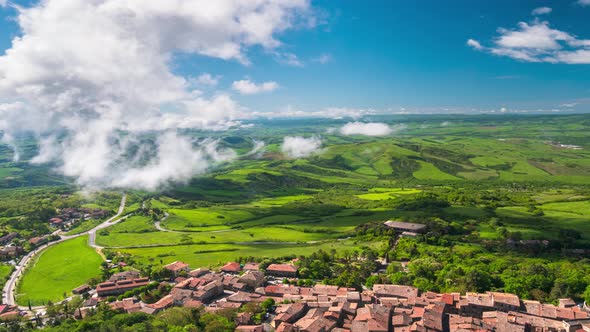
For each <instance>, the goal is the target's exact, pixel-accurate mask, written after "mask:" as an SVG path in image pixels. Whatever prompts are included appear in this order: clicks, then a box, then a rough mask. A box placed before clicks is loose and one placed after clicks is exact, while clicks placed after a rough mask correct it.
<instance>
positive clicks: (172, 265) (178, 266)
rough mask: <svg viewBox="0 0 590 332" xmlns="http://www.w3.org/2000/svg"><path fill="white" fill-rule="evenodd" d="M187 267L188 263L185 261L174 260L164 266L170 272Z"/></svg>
mask: <svg viewBox="0 0 590 332" xmlns="http://www.w3.org/2000/svg"><path fill="white" fill-rule="evenodd" d="M187 267H188V264H187V263H185V262H179V261H176V262H174V263H170V264H168V265H165V266H164V268H165V269H166V270H170V271H172V272H178V271H181V270H183V269H186V268H187Z"/></svg>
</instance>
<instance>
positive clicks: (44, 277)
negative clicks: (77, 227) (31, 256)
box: [17, 236, 102, 305]
mask: <svg viewBox="0 0 590 332" xmlns="http://www.w3.org/2000/svg"><path fill="white" fill-rule="evenodd" d="M87 241H88V237H87V236H81V237H78V238H75V239H72V240H68V241H65V242H63V243H60V244H57V245H54V246H52V247H50V248H49V249H47V250H45V251H43V252H42V253H41V255H40V256H38V257H37V258H36V259H35V261H33V262H31V263H29V264H30V265H29V268H28V270H27V271H26V272H25V275H24V276H23V278H22V279H21V282H19V284H18V290H17V302H18V303H19V304H20V305H28V303H29V300H30V301H31V303H32V304H33V305H41V304H44V303H47V301H48V300H49V301H59V300H62V299H63V298H64V293H65V294H71V291H72V289H74V288H75V287H77V286H80V285H81V284H84V283H85V282H86V281H87V280H88V279H90V278H92V277H96V276H98V274H99V267H100V264H101V263H102V258H101V257H100V256H99V255H98V254H97V253H96V251H95V250H94V249H92V248H90V247H88V245H87Z"/></svg>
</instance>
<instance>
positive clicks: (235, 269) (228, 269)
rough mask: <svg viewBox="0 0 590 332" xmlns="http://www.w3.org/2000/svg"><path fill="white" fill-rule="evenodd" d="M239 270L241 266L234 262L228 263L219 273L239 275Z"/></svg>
mask: <svg viewBox="0 0 590 332" xmlns="http://www.w3.org/2000/svg"><path fill="white" fill-rule="evenodd" d="M241 270H242V266H241V265H240V263H236V262H229V263H227V264H225V265H224V266H223V267H222V268H221V272H225V273H240V271H241Z"/></svg>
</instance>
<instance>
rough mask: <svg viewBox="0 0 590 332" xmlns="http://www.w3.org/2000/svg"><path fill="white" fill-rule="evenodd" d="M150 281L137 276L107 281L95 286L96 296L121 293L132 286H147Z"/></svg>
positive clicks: (132, 287)
mask: <svg viewBox="0 0 590 332" xmlns="http://www.w3.org/2000/svg"><path fill="white" fill-rule="evenodd" d="M149 283H150V281H149V279H148V278H137V279H133V280H119V281H115V282H112V281H107V282H103V283H100V284H98V285H97V286H96V293H97V294H98V296H109V295H119V294H123V293H125V292H126V291H128V290H132V289H134V288H138V287H143V286H147V285H148V284H149Z"/></svg>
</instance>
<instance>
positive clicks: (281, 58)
mask: <svg viewBox="0 0 590 332" xmlns="http://www.w3.org/2000/svg"><path fill="white" fill-rule="evenodd" d="M273 55H274V57H275V59H276V61H277V62H278V63H281V64H284V65H287V66H293V67H304V66H305V64H304V63H303V61H301V60H300V59H299V57H297V55H295V54H293V53H285V52H274V53H273Z"/></svg>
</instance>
